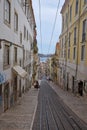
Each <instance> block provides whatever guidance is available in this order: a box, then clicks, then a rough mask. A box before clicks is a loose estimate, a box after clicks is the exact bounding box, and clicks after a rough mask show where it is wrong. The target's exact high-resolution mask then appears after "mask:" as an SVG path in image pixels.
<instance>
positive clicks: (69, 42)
mask: <svg viewBox="0 0 87 130" xmlns="http://www.w3.org/2000/svg"><path fill="white" fill-rule="evenodd" d="M70 38H71V33H70V32H69V45H68V46H69V47H70Z"/></svg>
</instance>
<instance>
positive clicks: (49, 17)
mask: <svg viewBox="0 0 87 130" xmlns="http://www.w3.org/2000/svg"><path fill="white" fill-rule="evenodd" d="M60 1H61V3H60V6H59V10H58V15H57V21H56V26H55V31H54V34H53V40H52V44H51V47H50V53H54V51H55V44H56V42H57V41H58V37H59V35H60V33H61V15H60V10H61V6H62V4H63V2H64V0H60ZM32 2H33V8H34V14H35V19H36V25H37V41H38V47H39V52H40V53H42V52H41V39H40V19H39V2H38V0H33V1H32ZM57 4H58V1H57V0H50V1H49V0H48V1H47V0H41V29H42V48H43V53H47V52H48V48H49V44H50V39H51V35H52V30H53V25H54V20H55V16H56V11H57Z"/></svg>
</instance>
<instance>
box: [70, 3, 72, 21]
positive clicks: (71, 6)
mask: <svg viewBox="0 0 87 130" xmlns="http://www.w3.org/2000/svg"><path fill="white" fill-rule="evenodd" d="M71 20H72V5H71V6H70V22H71Z"/></svg>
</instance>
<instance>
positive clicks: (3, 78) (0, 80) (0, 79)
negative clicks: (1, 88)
mask: <svg viewBox="0 0 87 130" xmlns="http://www.w3.org/2000/svg"><path fill="white" fill-rule="evenodd" d="M5 82H6V75H5V74H3V73H0V84H2V83H5Z"/></svg>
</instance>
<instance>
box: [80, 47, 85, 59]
mask: <svg viewBox="0 0 87 130" xmlns="http://www.w3.org/2000/svg"><path fill="white" fill-rule="evenodd" d="M84 57H85V45H82V48H81V60H84Z"/></svg>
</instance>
